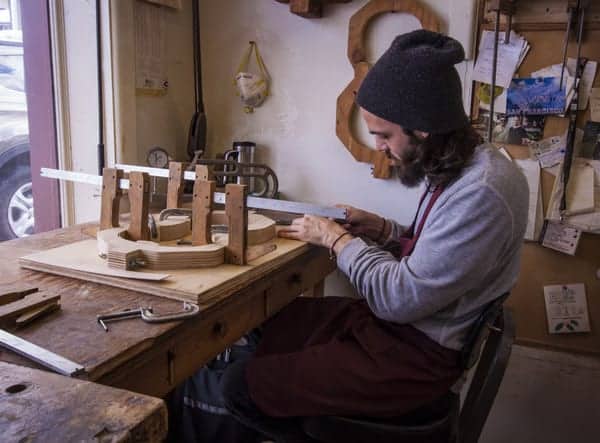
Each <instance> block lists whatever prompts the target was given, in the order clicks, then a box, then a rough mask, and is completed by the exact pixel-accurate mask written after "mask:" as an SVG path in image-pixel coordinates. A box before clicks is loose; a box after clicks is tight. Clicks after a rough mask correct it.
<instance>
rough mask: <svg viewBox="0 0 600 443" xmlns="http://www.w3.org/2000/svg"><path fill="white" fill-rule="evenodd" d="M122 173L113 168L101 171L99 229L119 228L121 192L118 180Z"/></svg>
mask: <svg viewBox="0 0 600 443" xmlns="http://www.w3.org/2000/svg"><path fill="white" fill-rule="evenodd" d="M122 178H123V171H122V170H120V169H115V168H104V169H103V170H102V205H101V207H100V229H110V228H117V227H119V204H120V201H121V195H122V194H123V191H122V190H121V188H120V187H119V180H121V179H122Z"/></svg>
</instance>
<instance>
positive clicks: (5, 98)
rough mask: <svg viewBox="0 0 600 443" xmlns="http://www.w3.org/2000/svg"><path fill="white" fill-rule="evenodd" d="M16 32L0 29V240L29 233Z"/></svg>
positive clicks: (30, 220)
mask: <svg viewBox="0 0 600 443" xmlns="http://www.w3.org/2000/svg"><path fill="white" fill-rule="evenodd" d="M23 78H24V77H23V42H22V37H21V32H20V31H15V30H0V240H8V239H11V238H16V237H24V236H27V235H30V234H32V233H33V227H34V215H33V193H32V190H31V171H30V166H29V127H28V121H27V100H26V96H25V90H24V89H25V88H24V81H23Z"/></svg>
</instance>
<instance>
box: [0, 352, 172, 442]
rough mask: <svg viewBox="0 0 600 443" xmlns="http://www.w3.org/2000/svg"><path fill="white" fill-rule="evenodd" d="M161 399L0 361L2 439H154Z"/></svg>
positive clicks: (159, 436)
mask: <svg viewBox="0 0 600 443" xmlns="http://www.w3.org/2000/svg"><path fill="white" fill-rule="evenodd" d="M166 433H167V408H166V407H165V404H164V402H163V401H162V400H160V399H158V398H154V397H148V396H145V395H141V394H136V393H133V392H129V391H124V390H121V389H114V388H110V387H107V386H102V385H99V384H96V383H91V382H85V381H80V380H75V379H72V378H68V377H63V376H60V375H56V374H50V373H48V372H45V371H39V370H36V369H31V368H25V367H22V366H16V365H12V364H8V363H3V362H0V435H1V436H2V438H1V439H2V441H6V442H9V441H14V442H16V441H20V442H25V441H28V442H29V441H31V442H33V441H40V442H41V441H47V442H48V441H56V442H58V441H62V442H69V441H78V442H85V441H90V442H91V441H110V442H114V443H117V442H121V443H125V442H133V441H146V442H160V441H162V440H163V439H164V438H165V437H166Z"/></svg>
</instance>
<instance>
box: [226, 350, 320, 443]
mask: <svg viewBox="0 0 600 443" xmlns="http://www.w3.org/2000/svg"><path fill="white" fill-rule="evenodd" d="M246 364H247V360H242V361H237V362H235V363H233V364H231V365H230V366H229V367H228V368H227V370H226V371H225V374H224V375H223V378H222V379H221V389H222V395H223V399H224V403H225V407H226V408H227V409H228V410H229V412H230V413H231V415H233V416H234V417H235V418H236V419H237V420H239V421H240V422H241V423H242V424H244V425H246V426H248V427H251V428H253V429H256V430H257V431H258V432H260V433H262V434H264V435H266V436H267V437H269V438H271V439H273V440H274V441H276V442H294V443H296V442H298V443H310V442H315V441H316V440H313V439H311V438H310V437H308V436H307V435H305V434H304V432H303V431H302V427H301V421H300V420H301V418H298V417H287V418H274V417H269V416H267V415H265V414H264V413H263V412H262V411H261V410H260V409H259V408H258V406H256V404H254V402H253V401H252V399H251V398H250V394H249V392H248V383H247V382H246V376H245V372H246Z"/></svg>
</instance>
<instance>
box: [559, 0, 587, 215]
mask: <svg viewBox="0 0 600 443" xmlns="http://www.w3.org/2000/svg"><path fill="white" fill-rule="evenodd" d="M588 6H589V0H569V4H568V13H569V19H568V22H567V35H566V36H565V41H566V44H565V50H564V51H563V66H562V70H563V72H564V70H565V65H566V57H567V47H568V42H569V37H570V36H569V34H570V32H571V23H574V24H576V25H577V28H578V29H577V58H576V59H575V83H574V85H573V92H574V94H573V99H572V100H571V104H570V106H569V113H568V116H569V129H568V131H567V144H566V148H565V157H564V160H563V169H562V171H563V173H562V177H561V178H562V185H563V189H562V197H561V201H560V212H561V217H563V216H564V215H566V209H567V185H568V183H569V176H570V172H571V164H572V162H573V151H574V149H575V133H576V130H577V109H578V107H579V87H580V84H581V77H582V75H583V71H584V69H585V65H586V63H587V59H586V58H585V57H582V56H581V43H582V41H583V23H584V19H585V9H586V8H587V7H588ZM561 78H562V75H561ZM559 179H560V178H559Z"/></svg>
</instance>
